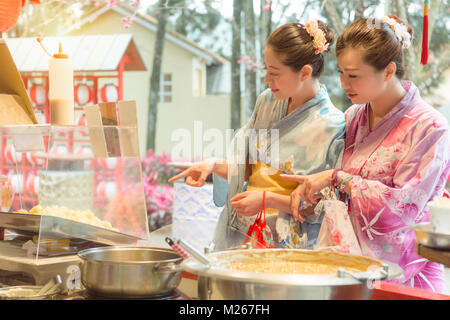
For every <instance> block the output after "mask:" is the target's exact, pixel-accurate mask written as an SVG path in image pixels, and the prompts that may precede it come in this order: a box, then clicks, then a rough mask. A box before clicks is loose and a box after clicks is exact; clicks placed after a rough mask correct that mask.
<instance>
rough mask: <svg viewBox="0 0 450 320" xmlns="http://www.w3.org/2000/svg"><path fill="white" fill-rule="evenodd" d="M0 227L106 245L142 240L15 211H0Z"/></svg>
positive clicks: (57, 218)
mask: <svg viewBox="0 0 450 320" xmlns="http://www.w3.org/2000/svg"><path fill="white" fill-rule="evenodd" d="M0 228H5V229H11V230H17V231H26V232H31V233H34V234H40V236H43V237H49V238H50V237H56V238H62V237H63V238H70V239H74V238H79V239H84V240H89V241H93V242H98V243H103V244H107V245H132V244H136V242H137V241H138V240H142V239H141V238H139V237H135V236H132V235H128V234H124V233H121V232H117V231H113V230H108V229H105V228H100V227H95V226H92V225H89V224H85V223H82V222H77V221H73V220H69V219H64V218H59V217H52V216H43V215H34V214H26V213H16V212H14V213H9V212H0Z"/></svg>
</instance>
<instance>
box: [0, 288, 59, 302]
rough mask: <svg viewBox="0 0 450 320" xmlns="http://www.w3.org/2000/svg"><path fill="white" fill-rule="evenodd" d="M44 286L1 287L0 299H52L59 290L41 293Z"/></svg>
mask: <svg viewBox="0 0 450 320" xmlns="http://www.w3.org/2000/svg"><path fill="white" fill-rule="evenodd" d="M41 289H42V286H13V287H5V288H0V300H52V299H54V298H55V296H56V295H57V292H49V293H47V294H44V295H39V291H40V290H41Z"/></svg>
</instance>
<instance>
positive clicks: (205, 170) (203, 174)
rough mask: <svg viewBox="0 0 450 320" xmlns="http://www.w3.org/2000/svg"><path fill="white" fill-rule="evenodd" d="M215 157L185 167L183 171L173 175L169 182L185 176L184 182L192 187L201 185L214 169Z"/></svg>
mask: <svg viewBox="0 0 450 320" xmlns="http://www.w3.org/2000/svg"><path fill="white" fill-rule="evenodd" d="M214 166H215V159H208V160H205V161H202V162H200V163H198V164H195V165H193V166H192V167H189V168H187V169H186V170H184V171H183V172H181V173H179V174H177V175H176V176H173V177H172V178H170V179H169V182H174V181H176V180H178V179H182V178H186V184H187V185H189V186H192V187H202V186H204V185H205V183H206V178H208V176H209V175H210V174H211V173H212V172H213V171H214Z"/></svg>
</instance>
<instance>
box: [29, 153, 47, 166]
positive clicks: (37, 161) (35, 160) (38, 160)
mask: <svg viewBox="0 0 450 320" xmlns="http://www.w3.org/2000/svg"><path fill="white" fill-rule="evenodd" d="M27 160H28V162H29V163H30V164H31V165H33V166H40V165H42V164H43V163H44V159H42V158H37V157H36V152H27Z"/></svg>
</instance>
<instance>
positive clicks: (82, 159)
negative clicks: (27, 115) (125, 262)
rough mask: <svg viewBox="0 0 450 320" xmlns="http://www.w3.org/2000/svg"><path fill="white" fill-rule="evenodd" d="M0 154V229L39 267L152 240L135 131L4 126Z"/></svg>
mask: <svg viewBox="0 0 450 320" xmlns="http://www.w3.org/2000/svg"><path fill="white" fill-rule="evenodd" d="M0 149H1V151H2V153H1V160H0V194H1V212H0V228H1V229H4V230H8V231H11V233H12V234H13V235H14V237H10V238H9V239H10V240H11V242H9V247H11V246H12V247H15V248H16V249H19V248H20V250H21V251H20V250H19V251H20V252H22V254H23V255H24V256H27V257H28V258H30V257H32V259H35V262H36V263H37V264H39V261H40V260H42V259H44V258H47V257H55V256H63V255H68V254H75V253H76V252H78V251H79V250H81V249H84V248H86V247H91V246H95V245H130V244H131V245H134V244H136V243H138V241H140V240H148V239H149V227H148V221H147V210H146V205H145V195H144V186H143V181H142V172H141V170H142V169H141V163H140V157H139V146H138V145H137V128H136V127H126V126H97V127H96V126H88V127H81V126H50V125H32V126H28V125H20V126H11V127H8V126H5V127H0ZM8 231H7V232H8ZM7 240H8V239H5V240H4V241H2V243H3V244H4V243H7V242H8V241H7ZM3 244H2V246H1V247H0V254H1V251H2V247H4V245H3Z"/></svg>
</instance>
